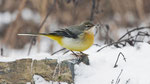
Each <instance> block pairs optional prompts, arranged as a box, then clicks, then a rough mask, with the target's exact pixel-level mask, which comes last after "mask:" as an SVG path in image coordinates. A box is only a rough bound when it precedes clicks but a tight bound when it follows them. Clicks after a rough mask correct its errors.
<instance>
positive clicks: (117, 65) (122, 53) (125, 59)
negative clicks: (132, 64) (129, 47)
mask: <svg viewBox="0 0 150 84" xmlns="http://www.w3.org/2000/svg"><path fill="white" fill-rule="evenodd" d="M120 55H122V57H123V59H124V61H125V62H126V58H125V56H124V55H123V53H122V52H120V53H119V54H118V57H117V60H116V62H115V65H114V68H116V67H117V66H118V65H117V63H118V60H119V57H120Z"/></svg>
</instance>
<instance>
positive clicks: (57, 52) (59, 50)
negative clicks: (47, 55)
mask: <svg viewBox="0 0 150 84" xmlns="http://www.w3.org/2000/svg"><path fill="white" fill-rule="evenodd" d="M63 50H66V48H62V49H60V50H58V51H55V52H54V53H52V55H54V54H56V53H59V52H61V51H63Z"/></svg>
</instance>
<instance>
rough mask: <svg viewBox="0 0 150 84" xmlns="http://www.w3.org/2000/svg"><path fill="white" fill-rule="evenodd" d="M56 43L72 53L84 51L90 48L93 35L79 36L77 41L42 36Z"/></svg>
mask: <svg viewBox="0 0 150 84" xmlns="http://www.w3.org/2000/svg"><path fill="white" fill-rule="evenodd" d="M44 36H47V37H49V38H50V39H53V40H55V41H57V42H58V43H59V44H60V45H61V46H62V47H64V48H66V49H69V50H72V51H84V50H86V49H88V48H89V47H91V46H92V45H93V42H94V35H93V33H84V34H83V35H80V36H79V38H78V39H73V38H67V37H61V36H53V35H44Z"/></svg>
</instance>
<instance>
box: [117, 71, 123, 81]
mask: <svg viewBox="0 0 150 84" xmlns="http://www.w3.org/2000/svg"><path fill="white" fill-rule="evenodd" d="M122 72H123V69H121V71H120V73H119V75H118V77H117V79H116V82H115V84H119V82H120V76H121V74H122Z"/></svg>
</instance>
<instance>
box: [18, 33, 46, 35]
mask: <svg viewBox="0 0 150 84" xmlns="http://www.w3.org/2000/svg"><path fill="white" fill-rule="evenodd" d="M17 35H19V36H40V35H43V36H46V34H40V33H39V34H31V33H27V34H17Z"/></svg>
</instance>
